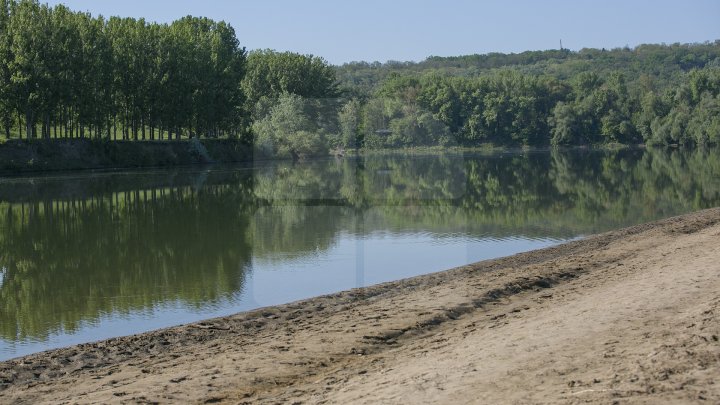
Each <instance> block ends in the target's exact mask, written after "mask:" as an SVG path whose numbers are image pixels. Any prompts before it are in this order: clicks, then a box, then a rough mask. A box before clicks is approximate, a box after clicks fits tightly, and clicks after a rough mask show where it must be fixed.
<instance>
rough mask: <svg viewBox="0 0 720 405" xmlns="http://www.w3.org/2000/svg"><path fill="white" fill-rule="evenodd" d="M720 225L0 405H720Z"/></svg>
mask: <svg viewBox="0 0 720 405" xmlns="http://www.w3.org/2000/svg"><path fill="white" fill-rule="evenodd" d="M719 336H720V209H710V210H705V211H701V212H697V213H693V214H689V215H685V216H681V217H676V218H671V219H667V220H663V221H659V222H655V223H650V224H645V225H640V226H635V227H631V228H626V229H622V230H617V231H613V232H609V233H605V234H601V235H597V236H591V237H588V238H585V239H583V240H580V241H576V242H571V243H568V244H564V245H561V246H558V247H554V248H549V249H543V250H539V251H533V252H528V253H523V254H519V255H515V256H511V257H507V258H502V259H498V260H492V261H485V262H480V263H476V264H471V265H468V266H464V267H460V268H456V269H452V270H448V271H444V272H440V273H435V274H430V275H426V276H421V277H416V278H412V279H407V280H401V281H397V282H392V283H386V284H381V285H377V286H373V287H369V288H363V289H355V290H350V291H345V292H341V293H337V294H333V295H328V296H322V297H317V298H313V299H310V300H305V301H300V302H295V303H290V304H286V305H282V306H276V307H269V308H263V309H259V310H256V311H252V312H246V313H241V314H237V315H233V316H228V317H224V318H218V319H212V320H207V321H204V322H200V323H196V324H190V325H184V326H179V327H174V328H169V329H163V330H159V331H153V332H149V333H144V334H140V335H135V336H128V337H121V338H116V339H110V340H106V341H101V342H96V343H88V344H83V345H78V346H74V347H68V348H63V349H58V350H52V351H48V352H44V353H39V354H34V355H30V356H27V357H23V358H19V359H14V360H10V361H6V362H1V363H0V403H28V404H38V403H118V402H120V403H156V402H157V403H215V402H227V403H288V404H301V403H302V404H314V403H332V404H336V403H337V404H345V403H361V404H362V403H366V404H376V403H488V404H497V403H534V404H535V403H603V404H606V403H618V404H625V403H653V404H655V403H708V404H710V403H720V342H719V341H718V340H719Z"/></svg>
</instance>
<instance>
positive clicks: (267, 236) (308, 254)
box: [0, 150, 720, 360]
mask: <svg viewBox="0 0 720 405" xmlns="http://www.w3.org/2000/svg"><path fill="white" fill-rule="evenodd" d="M717 205H720V154H719V153H718V152H717V151H714V150H710V151H701V150H700V151H692V152H687V151H679V150H674V151H667V150H658V151H655V150H648V151H643V150H627V151H620V152H590V151H581V152H578V151H572V152H562V151H552V152H534V153H524V154H523V153H502V154H494V155H476V154H467V153H466V154H443V155H428V156H416V157H402V156H373V157H365V158H356V159H355V158H346V159H343V160H335V159H329V160H322V161H313V162H304V163H291V162H282V163H267V164H262V165H257V166H254V167H247V166H244V167H243V166H234V167H212V168H204V169H203V168H192V169H174V170H172V169H171V170H152V171H142V172H137V171H136V172H104V173H91V174H68V175H47V176H38V177H22V178H1V179H0V360H2V359H9V358H13V357H17V356H21V355H24V354H28V353H32V352H37V351H42V350H46V349H49V348H54V347H60V346H66V345H70V344H75V343H81V342H87V341H94V340H99V339H103V338H108V337H113V336H119V335H128V334H133V333H137V332H143V331H147V330H151V329H157V328H161V327H165V326H171V325H178V324H182V323H188V322H192V321H197V320H200V319H204V318H208V317H215V316H221V315H227V314H232V313H235V312H239V311H244V310H249V309H253V308H257V307H261V306H267V305H274V304H280V303H285V302H290V301H294V300H298V299H302V298H307V297H312V296H316V295H320V294H326V293H330V292H335V291H340V290H345V289H349V288H353V287H361V286H367V285H371V284H376V283H380V282H384V281H390V280H396V279H400V278H405V277H410V276H414V275H419V274H424V273H429V272H435V271H440V270H443V269H447V268H450V267H454V266H459V265H462V264H466V263H469V262H474V261H478V260H484V259H488V258H494V257H500V256H506V255H509V254H513V253H517V252H522V251H527V250H531V249H537V248H542V247H546V246H551V245H555V244H558V243H561V242H563V241H567V240H570V239H573V238H578V237H582V236H584V235H588V234H593V233H597V232H602V231H606V230H610V229H614V228H619V227H623V226H628V225H632V224H637V223H642V222H647V221H651V220H655V219H659V218H664V217H668V216H672V215H677V214H681V213H685V212H690V211H694V210H698V209H702V208H707V207H711V206H717Z"/></svg>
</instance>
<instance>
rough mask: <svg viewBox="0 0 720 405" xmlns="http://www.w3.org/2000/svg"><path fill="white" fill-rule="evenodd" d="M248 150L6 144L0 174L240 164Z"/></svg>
mask: <svg viewBox="0 0 720 405" xmlns="http://www.w3.org/2000/svg"><path fill="white" fill-rule="evenodd" d="M252 156H253V155H252V147H251V146H248V145H246V144H244V143H243V142H241V141H238V140H231V139H217V140H197V139H193V140H183V141H145V142H137V141H133V142H130V141H127V142H125V141H113V142H108V141H96V140H88V139H67V140H57V139H53V140H32V141H28V140H10V141H5V142H3V143H2V144H0V173H4V174H12V173H24V172H32V171H54V170H79V169H101V168H125V167H128V168H129V167H158V166H180V165H191V164H199V163H214V162H217V163H224V162H241V161H248V160H251V159H252Z"/></svg>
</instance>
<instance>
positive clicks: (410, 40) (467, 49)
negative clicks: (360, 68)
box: [41, 0, 720, 64]
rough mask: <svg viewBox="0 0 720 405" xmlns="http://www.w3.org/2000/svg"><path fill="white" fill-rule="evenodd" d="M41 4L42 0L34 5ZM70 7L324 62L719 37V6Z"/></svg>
mask: <svg viewBox="0 0 720 405" xmlns="http://www.w3.org/2000/svg"><path fill="white" fill-rule="evenodd" d="M41 1H42V0H41ZM57 3H64V4H66V5H67V6H68V7H70V8H71V9H73V10H78V11H90V12H91V13H92V14H94V15H97V14H102V15H104V16H106V17H107V16H111V15H120V16H125V17H145V18H146V19H147V20H151V21H158V22H170V21H172V20H174V19H177V18H179V17H182V16H185V15H189V14H190V15H196V16H206V17H210V18H213V19H216V20H225V21H228V22H229V23H231V24H232V25H233V27H235V31H236V32H237V36H238V38H239V40H240V43H241V44H242V45H243V46H245V47H246V48H248V49H257V48H271V49H276V50H281V51H284V50H290V51H294V52H300V53H311V54H314V55H319V56H322V57H324V58H325V59H327V60H328V61H330V62H331V63H335V64H341V63H344V62H349V61H353V60H365V61H375V60H378V61H382V62H384V61H386V60H390V59H391V60H415V61H418V60H422V59H425V58H426V57H427V56H430V55H440V56H451V55H463V54H472V53H488V52H522V51H525V50H541V49H556V48H559V42H560V39H562V41H563V45H564V46H565V47H566V48H569V49H573V50H578V49H580V48H585V47H587V48H603V47H604V48H615V47H622V46H625V45H629V46H631V47H633V46H635V45H638V44H641V43H662V42H665V43H674V42H681V43H687V42H704V41H708V40H710V41H713V40H716V39H720V0H676V1H667V0H652V1H651V0H635V1H633V0H620V1H618V0H604V1H600V0H598V1H590V0H574V1H573V0H567V1H560V0H543V1H540V0H537V1H531V0H514V1H513V0H504V1H502V0H486V1H480V0H476V1H473V0H444V1H441V0H362V1H358V0H354V1H352V2H350V1H341V0H305V1H297V0H296V1H292V0H253V1H231V0H204V1H196V0H193V1H191V0H173V1H166V0H121V1H118V0H60V1H57V0H55V1H49V4H57Z"/></svg>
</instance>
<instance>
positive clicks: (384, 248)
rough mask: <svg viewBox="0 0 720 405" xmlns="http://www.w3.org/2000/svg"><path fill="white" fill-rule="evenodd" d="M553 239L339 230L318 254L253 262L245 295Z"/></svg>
mask: <svg viewBox="0 0 720 405" xmlns="http://www.w3.org/2000/svg"><path fill="white" fill-rule="evenodd" d="M561 242H563V241H562V240H554V239H542V238H538V239H529V238H505V239H476V238H468V237H464V236H461V235H453V236H450V237H440V238H438V237H434V236H433V235H431V234H427V233H426V234H420V235H415V234H392V233H385V232H377V233H373V234H371V235H368V236H366V237H360V238H358V237H355V236H353V235H349V234H343V235H341V236H340V237H339V239H338V241H337V243H336V244H335V245H334V246H333V247H332V248H331V249H330V250H328V251H327V252H324V253H323V254H321V255H319V256H317V257H304V258H298V259H292V260H287V261H282V260H277V257H271V258H269V259H259V260H254V262H253V270H254V271H253V275H252V279H251V280H248V282H247V283H246V284H245V288H246V295H247V296H248V297H247V298H246V299H251V300H252V301H253V302H254V303H256V305H257V306H269V305H277V304H280V303H283V302H288V301H295V300H300V299H304V298H309V297H314V296H317V295H323V294H329V293H332V292H335V291H341V290H346V289H350V288H356V287H365V286H369V285H374V284H378V283H383V282H387V281H393V280H399V279H402V278H407V277H413V276H418V275H421V274H427V273H432V272H437V271H442V270H446V269H449V268H453V267H458V266H462V265H465V264H468V263H473V262H477V261H481V260H486V259H492V258H497V257H502V256H508V255H512V254H515V253H520V252H525V251H528V250H534V249H541V248H544V247H548V246H553V245H557V244H559V243H561Z"/></svg>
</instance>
